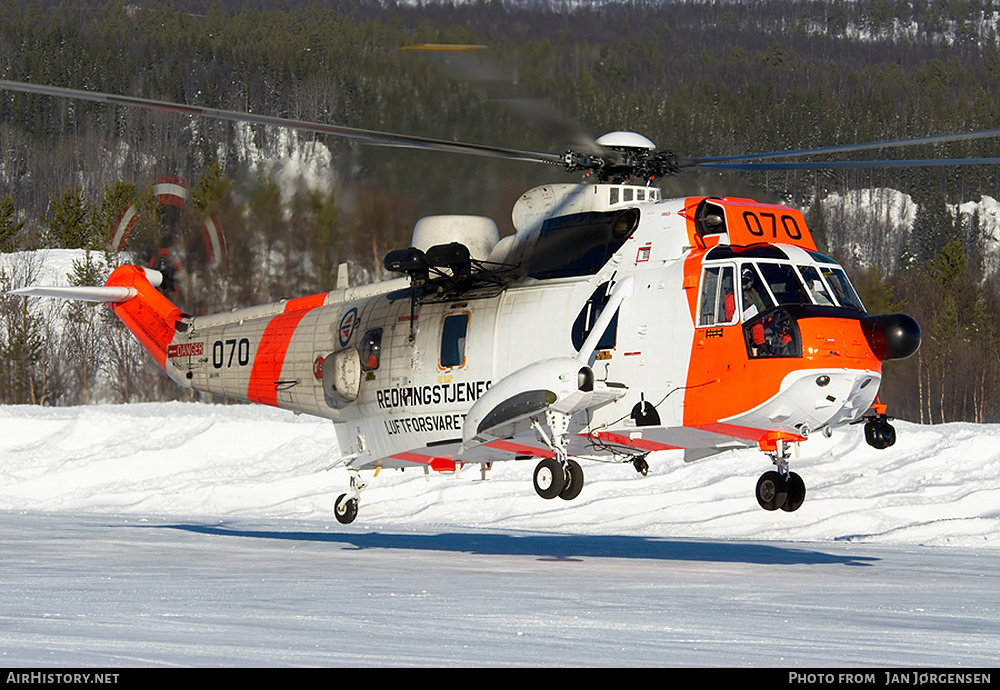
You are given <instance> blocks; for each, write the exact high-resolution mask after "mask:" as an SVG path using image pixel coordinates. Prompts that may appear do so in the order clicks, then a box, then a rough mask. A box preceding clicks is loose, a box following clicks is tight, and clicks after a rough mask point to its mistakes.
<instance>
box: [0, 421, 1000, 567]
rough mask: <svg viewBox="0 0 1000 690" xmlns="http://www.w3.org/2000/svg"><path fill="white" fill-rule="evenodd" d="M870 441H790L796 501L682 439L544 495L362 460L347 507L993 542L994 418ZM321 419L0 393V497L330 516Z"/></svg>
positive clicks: (998, 495)
mask: <svg viewBox="0 0 1000 690" xmlns="http://www.w3.org/2000/svg"><path fill="white" fill-rule="evenodd" d="M896 426H897V432H898V437H899V440H898V442H897V443H896V445H895V446H894V447H892V448H890V449H887V450H884V451H878V450H875V449H873V448H870V447H869V446H868V445H866V444H865V442H864V439H863V433H862V429H861V427H860V426H859V427H855V428H852V429H850V430H849V431H838V432H837V433H835V435H834V436H833V437H832V438H830V439H826V438H823V437H822V436H816V437H814V438H811V439H810V440H809V441H807V442H806V443H804V444H802V447H801V451H800V457H798V458H793V460H792V468H793V469H794V470H795V471H796V472H798V473H799V474H800V475H801V476H802V477H803V479H804V480H805V482H806V486H807V491H808V495H807V498H806V502H805V504H804V505H803V507H802V508H801V509H799V511H797V512H796V513H784V512H782V511H778V512H775V513H768V512H766V511H763V510H761V509H760V507H759V506H758V505H757V503H756V501H755V500H754V498H753V491H754V485H755V483H756V481H757V477H758V476H760V474H761V473H762V472H763V471H765V470H767V469H770V463H769V461H768V460H767V458H766V457H765V456H764V455H763V454H762V453H759V452H757V451H752V450H751V451H736V452H732V453H730V454H728V455H723V456H718V457H716V458H711V459H708V460H704V461H700V462H695V463H692V464H684V462H683V461H682V460H681V457H680V454H679V452H676V453H674V452H664V453H660V454H654V455H652V456H650V472H649V474H648V476H646V477H643V476H641V475H639V474H637V473H636V472H635V471H634V470H633V469H632V467H631V465H613V464H602V463H586V466H585V471H586V484H585V486H584V490H583V493H582V494H581V495H580V497H579V498H577V499H576V500H574V501H572V502H565V501H545V500H542V499H540V498H539V497H538V496H536V495H535V493H534V491H533V490H532V488H531V473H532V471H533V469H534V463H531V462H509V463H497V464H496V465H494V467H493V469H492V470H491V471H490V472H489V473H488V474H487V481H485V482H484V481H481V480H480V472H479V468H478V466H469V467H466V468H465V469H464V470H463V471H462V472H461V473H460V475H459V476H458V477H453V476H452V475H451V474H439V473H432V476H430V477H428V478H425V477H424V475H423V474H422V472H421V471H420V470H419V469H412V470H407V471H404V472H401V471H397V470H384V471H382V472H381V473H380V474H379V475H378V476H377V477H374V478H372V475H371V474H370V473H365V474H364V476H365V477H366V478H369V479H370V481H369V485H370V488H368V489H367V490H366V491H365V492H364V494H363V495H362V505H361V512H360V515H359V517H358V524H359V525H363V526H365V527H368V528H378V527H379V526H381V525H384V524H392V525H401V524H406V525H411V526H414V527H419V528H427V527H433V528H435V529H439V528H447V529H464V528H472V527H474V528H503V529H529V530H548V531H563V530H569V531H572V532H574V533H578V534H629V535H644V536H671V537H674V536H683V537H692V538H713V539H715V538H720V539H781V540H796V541H802V540H806V541H819V542H828V541H835V540H849V541H855V542H872V543H881V544H899V545H917V544H933V545H951V546H962V547H971V548H986V549H1000V426H996V425H972V424H946V425H935V426H919V425H915V424H908V423H906V422H896ZM338 457H339V456H338V454H337V446H336V438H335V435H334V431H333V424H332V423H330V422H328V421H324V420H320V419H317V418H310V417H308V416H299V417H295V416H294V415H293V414H292V413H289V412H285V411H281V410H275V409H271V408H262V407H257V406H246V405H215V406H209V405H200V404H184V403H166V404H141V405H127V406H103V405H98V406H90V407H79V408H39V407H22V406H8V407H0V509H5V510H16V511H19V510H27V511H59V512H72V513H83V512H86V513H106V514H107V513H112V514H118V515H121V514H127V515H159V516H178V517H180V516H184V517H189V516H218V517H240V518H258V517H259V518H294V519H297V520H316V521H320V522H324V523H326V522H332V521H333V518H332V514H331V505H332V501H333V499H334V497H335V496H337V495H338V494H339V493H342V492H343V491H344V490H345V489H346V487H347V473H346V472H345V471H344V470H342V469H337V468H335V469H332V470H329V471H327V470H326V469H325V468H326V467H327V466H329V465H330V464H331V463H333V462H334V461H335V460H336V459H338Z"/></svg>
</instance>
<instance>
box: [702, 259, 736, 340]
mask: <svg viewBox="0 0 1000 690" xmlns="http://www.w3.org/2000/svg"><path fill="white" fill-rule="evenodd" d="M735 275H736V269H735V268H734V267H733V266H708V267H706V268H705V272H704V273H703V274H702V277H701V307H700V308H699V311H698V314H699V316H698V325H699V326H718V325H724V324H731V323H736V318H737V313H736V288H735V283H734V281H733V278H734V276H735Z"/></svg>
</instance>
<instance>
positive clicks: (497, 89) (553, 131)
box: [404, 43, 613, 157]
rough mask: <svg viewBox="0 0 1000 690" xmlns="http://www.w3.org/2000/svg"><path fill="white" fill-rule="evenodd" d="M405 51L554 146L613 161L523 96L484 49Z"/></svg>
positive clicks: (564, 120)
mask: <svg viewBox="0 0 1000 690" xmlns="http://www.w3.org/2000/svg"><path fill="white" fill-rule="evenodd" d="M404 50H407V51H413V52H416V53H420V54H426V55H429V56H430V57H432V58H434V59H435V60H437V61H438V62H439V63H440V64H442V65H443V66H444V68H445V69H446V70H447V71H448V72H449V73H450V74H451V75H452V76H453V77H454V78H456V79H458V80H460V81H464V82H467V83H469V84H472V85H473V86H475V87H476V88H478V89H479V90H480V91H482V92H483V93H485V94H486V96H487V97H488V98H489V99H490V100H492V101H496V102H497V103H500V104H502V105H504V106H506V107H507V108H509V109H510V110H512V111H513V112H514V113H516V114H517V115H520V116H521V117H522V118H524V119H525V120H527V121H528V123H529V124H531V125H533V126H534V127H536V128H538V129H539V130H541V132H542V133H544V134H545V135H546V136H547V137H548V138H549V139H551V140H552V141H553V142H556V143H558V144H560V145H563V146H566V147H568V148H569V149H571V150H573V151H575V152H577V153H582V154H586V155H588V156H596V157H608V156H609V155H612V157H613V152H611V151H609V150H608V149H606V148H604V147H603V146H601V145H600V144H598V143H597V142H596V141H595V140H594V138H593V137H592V136H591V135H590V134H589V133H587V132H586V131H585V130H584V129H583V127H581V126H580V125H579V124H577V123H576V122H574V121H573V120H571V119H570V118H569V117H567V116H566V115H565V114H563V113H562V112H560V111H559V110H557V109H556V108H553V107H552V106H551V105H550V104H549V103H548V102H547V101H545V100H543V99H541V98H538V97H536V96H526V95H525V94H524V93H522V92H521V89H520V88H518V86H517V84H516V83H515V82H514V81H513V80H512V79H511V78H509V77H508V76H506V75H504V74H503V72H502V71H501V69H500V67H499V66H498V64H497V63H496V61H495V60H493V59H492V58H491V57H490V55H489V54H488V52H487V51H488V48H487V47H486V46H484V45H457V44H450V43H421V44H418V45H412V46H406V47H405V48H404Z"/></svg>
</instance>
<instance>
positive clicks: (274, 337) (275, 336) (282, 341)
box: [247, 293, 326, 407]
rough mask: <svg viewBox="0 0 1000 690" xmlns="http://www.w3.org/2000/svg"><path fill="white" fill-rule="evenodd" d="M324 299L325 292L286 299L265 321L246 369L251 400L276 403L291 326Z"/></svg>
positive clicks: (294, 326)
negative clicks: (279, 312) (255, 351)
mask: <svg viewBox="0 0 1000 690" xmlns="http://www.w3.org/2000/svg"><path fill="white" fill-rule="evenodd" d="M325 300H326V293H323V294H320V295H310V296H309V297H299V298H297V299H291V300H288V302H286V303H285V311H284V312H282V313H281V314H278V315H277V316H275V317H274V318H273V319H271V322H270V323H268V324H267V328H265V329H264V334H263V335H262V336H261V338H260V344H259V345H258V346H257V354H256V355H255V356H254V360H253V369H251V371H250V383H249V385H248V386H247V398H248V399H249V400H250V401H251V402H256V403H261V404H263V405H271V406H272V407H277V406H278V381H280V380H281V370H282V368H284V366H285V356H286V355H287V354H288V346H289V344H291V342H292V336H293V335H295V329H296V328H297V327H298V325H299V322H300V321H302V319H303V317H304V316H305V315H306V314H308V313H309V312H310V311H311V310H313V309H315V308H316V307H321V306H323V303H324V301H325Z"/></svg>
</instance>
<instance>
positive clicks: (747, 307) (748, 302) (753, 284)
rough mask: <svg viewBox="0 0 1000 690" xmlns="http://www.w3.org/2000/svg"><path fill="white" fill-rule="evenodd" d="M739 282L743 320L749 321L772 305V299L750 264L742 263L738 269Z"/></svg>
mask: <svg viewBox="0 0 1000 690" xmlns="http://www.w3.org/2000/svg"><path fill="white" fill-rule="evenodd" d="M740 284H741V285H742V293H743V320H744V321H749V320H750V319H752V318H753V317H755V316H757V315H758V314H760V313H762V312H765V311H767V310H768V309H771V308H772V307H774V300H772V299H771V295H770V294H769V293H768V291H767V288H765V287H764V281H762V280H761V278H760V274H759V273H757V270H756V269H755V268H754V267H753V265H752V264H744V265H743V268H742V269H740Z"/></svg>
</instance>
